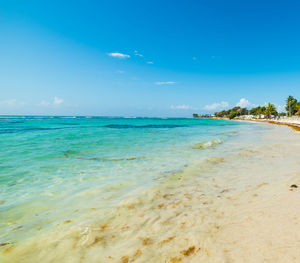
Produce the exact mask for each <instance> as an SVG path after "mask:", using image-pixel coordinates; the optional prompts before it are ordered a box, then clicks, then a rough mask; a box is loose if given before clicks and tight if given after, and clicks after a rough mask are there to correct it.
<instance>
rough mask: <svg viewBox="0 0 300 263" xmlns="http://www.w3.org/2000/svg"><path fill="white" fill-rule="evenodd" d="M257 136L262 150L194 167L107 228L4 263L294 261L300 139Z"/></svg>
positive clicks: (27, 250)
mask: <svg viewBox="0 0 300 263" xmlns="http://www.w3.org/2000/svg"><path fill="white" fill-rule="evenodd" d="M257 136H262V137H263V139H262V141H263V144H257V145H255V144H247V145H244V144H243V142H241V143H242V144H238V145H235V144H233V146H234V147H236V148H235V149H237V150H236V151H233V152H232V153H230V154H228V155H226V156H211V157H208V158H206V159H205V160H203V161H201V162H199V163H195V164H193V165H190V166H188V167H186V169H185V170H184V171H182V172H178V173H174V174H173V175H171V176H170V177H167V178H165V179H164V180H162V181H161V182H160V183H159V184H158V185H157V186H155V187H152V188H151V189H149V190H147V191H146V192H145V193H144V194H143V195H142V196H140V197H139V198H136V197H134V198H132V199H128V200H124V201H123V202H122V203H121V204H120V206H119V207H118V208H117V209H116V210H115V211H114V212H113V213H112V214H110V215H108V216H107V220H106V221H105V222H96V223H94V224H91V225H89V226H82V227H78V228H73V229H69V231H67V232H64V233H60V232H53V233H47V235H44V236H40V237H39V238H38V239H35V238H33V239H32V240H31V241H30V242H26V243H25V244H24V245H22V246H20V247H16V248H14V247H9V248H7V249H4V250H2V256H3V262H23V263H26V262H28V263H29V262H30V263H34V262H53V261H56V262H122V263H128V262H205V263H206V262H224V263H225V262H249V263H250V262H251V263H252V262H253V263H254V262H255V263H256V262H297V259H298V258H299V257H300V250H299V248H300V246H299V244H298V240H300V231H299V224H300V207H299V205H298V200H299V198H300V190H299V186H300V173H299V171H300V169H299V168H300V164H299V163H298V162H297V158H298V156H299V146H300V137H299V135H298V134H297V133H295V132H293V131H290V130H289V129H286V128H285V127H280V126H278V127H272V128H271V126H270V130H269V131H267V132H265V131H264V132H262V133H260V132H259V130H257ZM233 146H232V147H233ZM229 149H231V148H229ZM0 258H1V257H0Z"/></svg>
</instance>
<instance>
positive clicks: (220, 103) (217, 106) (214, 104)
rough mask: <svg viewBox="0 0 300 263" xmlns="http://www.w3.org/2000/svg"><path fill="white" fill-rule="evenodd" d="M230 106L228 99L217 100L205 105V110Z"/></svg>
mask: <svg viewBox="0 0 300 263" xmlns="http://www.w3.org/2000/svg"><path fill="white" fill-rule="evenodd" d="M227 107H229V103H228V102H227V101H221V102H216V103H213V104H210V105H206V106H205V107H204V109H205V110H216V109H224V108H227Z"/></svg>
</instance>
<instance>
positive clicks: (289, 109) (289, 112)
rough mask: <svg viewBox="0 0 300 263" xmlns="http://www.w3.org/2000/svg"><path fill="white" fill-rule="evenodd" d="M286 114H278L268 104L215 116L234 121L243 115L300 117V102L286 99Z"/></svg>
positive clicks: (216, 113)
mask: <svg viewBox="0 0 300 263" xmlns="http://www.w3.org/2000/svg"><path fill="white" fill-rule="evenodd" d="M285 109H286V112H280V113H279V112H278V111H277V109H276V107H275V105H274V104H272V103H268V105H267V106H257V107H254V108H252V109H247V108H242V107H239V106H236V107H233V108H232V109H229V110H222V111H219V112H215V113H214V115H215V116H216V117H226V118H229V119H233V118H235V117H239V116H243V115H253V116H258V117H259V118H261V117H262V116H264V117H266V118H271V117H272V116H289V117H290V116H293V115H298V116H300V101H297V99H296V98H294V97H293V96H289V97H288V98H287V99H286V105H285Z"/></svg>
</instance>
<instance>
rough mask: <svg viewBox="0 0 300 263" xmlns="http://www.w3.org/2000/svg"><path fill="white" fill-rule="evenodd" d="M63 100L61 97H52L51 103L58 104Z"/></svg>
mask: <svg viewBox="0 0 300 263" xmlns="http://www.w3.org/2000/svg"><path fill="white" fill-rule="evenodd" d="M63 102H64V100H63V99H61V98H58V97H54V99H53V105H59V104H62V103H63Z"/></svg>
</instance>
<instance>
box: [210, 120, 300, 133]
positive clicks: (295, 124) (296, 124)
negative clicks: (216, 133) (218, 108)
mask: <svg viewBox="0 0 300 263" xmlns="http://www.w3.org/2000/svg"><path fill="white" fill-rule="evenodd" d="M210 119H220V120H229V118H225V117H223V118H222V117H211V118H210ZM232 120H233V121H254V122H266V123H270V124H276V125H285V126H289V127H291V128H292V129H294V130H296V131H300V118H299V117H282V118H274V119H257V118H234V119H232Z"/></svg>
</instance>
